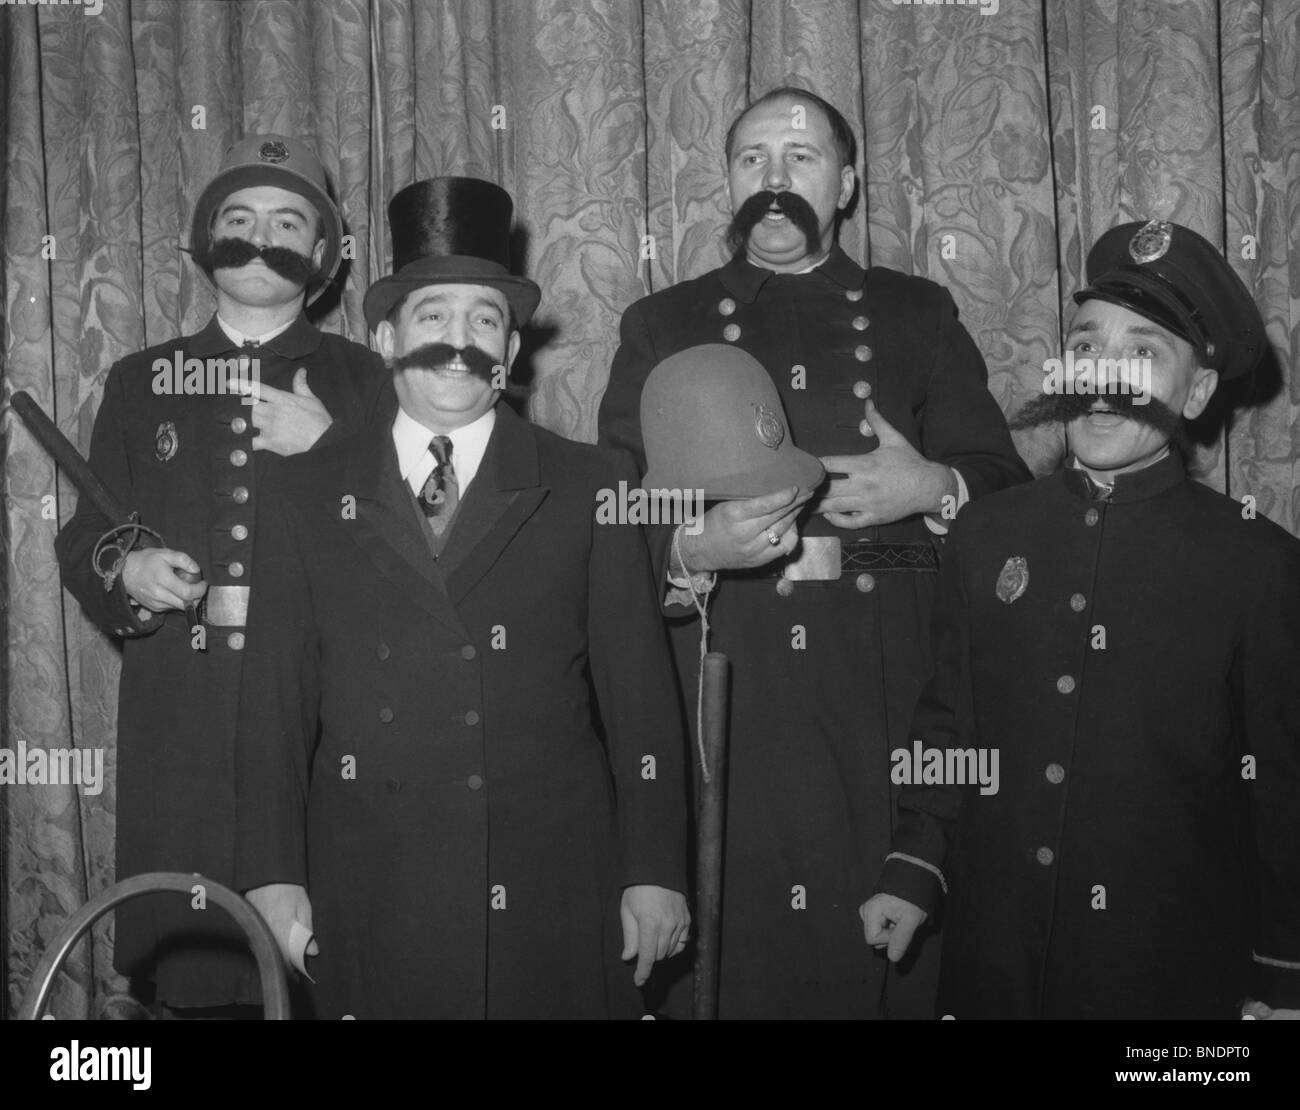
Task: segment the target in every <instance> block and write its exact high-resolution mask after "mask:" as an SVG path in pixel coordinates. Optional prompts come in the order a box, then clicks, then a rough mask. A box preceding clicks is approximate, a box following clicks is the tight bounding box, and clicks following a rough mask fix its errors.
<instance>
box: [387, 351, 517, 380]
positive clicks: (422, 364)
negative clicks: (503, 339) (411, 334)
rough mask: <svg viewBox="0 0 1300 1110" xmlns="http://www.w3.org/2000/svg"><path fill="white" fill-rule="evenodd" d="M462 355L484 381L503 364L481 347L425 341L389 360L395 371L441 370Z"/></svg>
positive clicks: (464, 360) (472, 372)
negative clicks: (456, 345)
mask: <svg viewBox="0 0 1300 1110" xmlns="http://www.w3.org/2000/svg"><path fill="white" fill-rule="evenodd" d="M457 355H459V356H460V360H461V362H463V363H464V364H465V365H466V366H467V367H468V368H469V372H470V373H471V374H473V375H474V376H475V377H479V378H482V379H483V380H484V381H491V380H492V371H494V370H495V369H496V368H497V367H498V366H500V365H502V363H501V360H500V359H499V358H493V357H492V356H491V355H490V354H488V353H487V351H485V350H483V349H482V348H481V347H474V346H469V347H453V346H452V345H451V344H450V343H425V344H423V345H421V346H419V347H415V348H413V349H412V350H409V351H407V352H406V354H404V355H394V356H393V357H392V358H391V359H389V360H388V368H389V369H390V370H392V371H393V372H394V373H400V372H401V371H403V370H439V369H441V368H442V367H444V366H446V365H448V364H449V363H451V362H452V361H454V360H455V358H456V356H457Z"/></svg>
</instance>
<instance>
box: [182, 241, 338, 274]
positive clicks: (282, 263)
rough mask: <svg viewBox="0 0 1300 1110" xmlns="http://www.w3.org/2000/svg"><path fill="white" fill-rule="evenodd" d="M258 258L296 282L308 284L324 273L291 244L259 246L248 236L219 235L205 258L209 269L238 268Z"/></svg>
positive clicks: (270, 268) (273, 269)
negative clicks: (246, 237)
mask: <svg viewBox="0 0 1300 1110" xmlns="http://www.w3.org/2000/svg"><path fill="white" fill-rule="evenodd" d="M255 258H260V259H261V260H262V261H263V262H264V263H266V267H267V269H269V270H271V271H272V272H273V273H276V274H278V275H279V276H280V277H282V278H284V280H285V281H288V282H292V283H293V284H294V285H307V284H308V283H309V282H310V281H312V279H313V278H315V277H317V276H319V274H320V271H319V270H318V269H317V268H316V263H315V262H313V261H312V260H311V258H310V257H308V256H307V255H305V254H299V253H298V252H297V251H296V250H293V249H292V248H291V247H273V246H267V247H258V246H256V245H255V244H253V243H250V242H249V241H248V240H247V239H229V238H227V239H218V240H217V241H216V242H215V243H213V244H212V247H211V249H210V250H208V252H207V254H206V255H205V256H204V257H203V258H202V259H201V261H202V262H203V264H204V265H205V266H206V267H207V268H208V269H209V270H235V269H238V268H239V267H240V266H247V265H248V264H249V263H250V262H252V261H253V259H255Z"/></svg>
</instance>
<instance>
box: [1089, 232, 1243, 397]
mask: <svg viewBox="0 0 1300 1110" xmlns="http://www.w3.org/2000/svg"><path fill="white" fill-rule="evenodd" d="M1074 299H1075V302H1076V303H1078V304H1083V302H1084V301H1089V300H1101V301H1109V302H1110V303H1112V304H1117V305H1120V306H1121V307H1122V308H1127V309H1129V310H1131V311H1133V312H1136V313H1137V314H1138V315H1139V316H1143V317H1145V318H1146V319H1148V320H1151V321H1152V322H1153V323H1156V324H1159V325H1160V326H1161V327H1162V328H1165V329H1166V330H1168V331H1170V332H1173V334H1174V335H1177V336H1179V337H1181V338H1183V339H1185V340H1187V342H1189V343H1190V344H1191V345H1192V347H1193V348H1194V349H1195V350H1196V353H1197V356H1198V358H1199V359H1200V364H1201V365H1202V366H1205V367H1208V368H1209V369H1211V370H1217V371H1218V373H1219V378H1220V379H1221V380H1227V379H1230V378H1236V377H1239V376H1241V375H1243V374H1247V373H1249V372H1250V371H1251V370H1253V369H1254V368H1255V366H1256V365H1257V364H1258V363H1259V360H1260V358H1261V357H1262V356H1263V354H1264V351H1265V350H1266V347H1267V338H1266V336H1265V333H1264V320H1263V318H1262V317H1261V316H1260V314H1259V308H1258V306H1257V305H1256V304H1255V300H1254V298H1253V297H1252V296H1251V295H1250V292H1249V291H1248V290H1247V289H1246V286H1245V284H1244V283H1243V282H1242V280H1241V278H1239V277H1238V276H1237V275H1236V274H1235V273H1234V272H1233V270H1232V267H1231V266H1229V265H1228V263H1227V262H1226V261H1224V258H1223V255H1222V254H1220V253H1219V251H1218V250H1216V249H1215V248H1214V247H1213V246H1212V245H1211V244H1210V243H1209V242H1208V241H1207V240H1206V239H1204V238H1202V237H1201V236H1200V235H1198V234H1196V232H1194V231H1192V230H1191V229H1190V228H1186V227H1183V226H1182V225H1181V224H1175V223H1170V222H1169V221H1167V220H1148V221H1146V222H1141V221H1137V222H1134V223H1126V224H1120V225H1119V226H1118V227H1113V228H1111V229H1110V230H1109V231H1108V232H1106V233H1105V234H1104V235H1103V236H1102V237H1101V238H1100V239H1098V240H1097V242H1096V244H1095V245H1094V246H1093V248H1092V250H1091V251H1089V252H1088V285H1087V287H1086V288H1085V289H1081V290H1080V291H1079V292H1078V293H1075V295H1074Z"/></svg>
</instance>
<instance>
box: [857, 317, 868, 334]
mask: <svg viewBox="0 0 1300 1110" xmlns="http://www.w3.org/2000/svg"><path fill="white" fill-rule="evenodd" d="M870 324H871V321H870V320H868V319H867V318H866V317H865V316H855V317H853V328H854V330H855V331H866V330H867V328H868V327H869V326H870Z"/></svg>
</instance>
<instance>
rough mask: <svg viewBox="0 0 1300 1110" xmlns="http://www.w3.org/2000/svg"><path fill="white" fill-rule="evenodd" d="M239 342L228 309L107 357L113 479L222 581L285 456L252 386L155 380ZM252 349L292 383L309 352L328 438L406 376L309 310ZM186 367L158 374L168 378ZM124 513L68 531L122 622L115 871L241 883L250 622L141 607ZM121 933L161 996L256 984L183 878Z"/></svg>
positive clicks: (240, 553)
mask: <svg viewBox="0 0 1300 1110" xmlns="http://www.w3.org/2000/svg"><path fill="white" fill-rule="evenodd" d="M178 352H179V355H178ZM235 354H236V352H235V349H234V347H233V345H232V344H231V342H230V340H229V339H228V338H227V336H226V334H225V332H223V331H222V330H221V328H220V325H218V323H217V321H216V318H215V317H214V318H213V319H212V320H211V321H209V323H208V325H207V327H205V328H204V329H203V330H202V331H201V332H199V333H198V334H196V335H192V336H186V337H183V338H181V339H177V340H173V341H171V342H169V343H163V344H160V345H158V346H157V347H153V348H150V349H149V350H146V351H142V352H140V353H138V354H134V355H131V356H129V357H127V358H124V359H122V360H121V361H120V362H118V363H117V364H116V365H114V366H113V368H112V369H111V370H110V371H109V374H108V380H107V381H106V382H105V385H104V397H103V400H102V402H101V403H100V408H99V413H98V415H97V417H96V420H95V430H94V434H93V437H92V440H91V447H90V464H91V466H92V468H93V469H94V470H95V472H96V473H97V474H98V475H99V477H100V478H101V479H102V480H103V482H104V484H105V485H106V486H107V487H108V488H109V490H110V491H112V492H113V493H114V494H115V495H116V497H117V498H118V500H119V501H120V502H121V503H122V504H123V505H125V506H126V507H127V508H130V509H135V510H137V511H138V512H139V513H140V519H141V520H142V521H143V522H144V523H145V524H147V525H149V526H150V527H151V528H154V529H156V530H157V531H158V532H160V533H161V534H162V537H163V539H164V540H165V542H166V543H167V545H168V546H169V547H171V548H173V549H174V550H177V551H183V552H185V553H186V554H188V555H189V556H190V557H191V558H193V559H194V560H195V561H196V562H197V563H198V564H199V567H200V568H201V569H202V572H203V577H204V579H205V580H206V581H207V582H208V583H209V585H210V586H214V587H216V586H248V585H250V584H251V583H252V575H251V573H250V571H251V567H252V553H253V551H254V549H255V547H256V546H257V539H258V537H257V532H256V529H255V528H254V527H253V514H254V510H255V509H256V507H257V503H258V501H259V499H260V488H261V485H262V483H263V481H264V480H265V478H266V476H267V475H268V474H269V473H271V472H273V471H274V469H275V468H276V467H277V466H278V465H279V464H280V462H281V460H280V459H279V458H278V457H277V456H275V455H273V454H271V453H270V452H267V451H256V452H255V451H254V450H253V432H254V429H253V426H252V422H251V419H250V416H251V413H252V409H251V408H250V407H249V406H248V405H245V404H243V403H242V400H241V397H240V396H239V395H237V394H234V393H226V394H216V395H213V394H185V395H181V396H177V395H174V394H171V393H166V392H162V393H159V392H155V388H154V386H155V378H156V375H155V371H154V362H155V360H158V359H161V360H163V361H165V362H167V363H172V362H173V360H174V359H175V358H176V357H179V358H180V359H182V360H185V359H190V358H193V359H203V360H206V359H209V358H214V359H227V358H233V357H235ZM249 354H250V355H251V356H253V357H256V358H257V359H258V360H259V371H260V378H261V381H262V383H263V384H264V385H268V386H272V387H274V388H276V389H282V390H289V389H290V388H291V387H292V382H293V376H294V373H295V372H296V370H297V369H298V367H300V366H305V367H306V368H307V382H308V385H310V386H311V388H312V390H313V391H314V392H315V394H316V396H317V397H319V398H320V400H321V402H322V403H323V404H324V405H325V407H326V408H327V409H328V410H329V412H330V415H331V416H332V417H333V418H334V421H335V423H334V425H333V426H332V427H331V428H330V429H329V430H328V431H327V432H326V433H325V435H324V436H322V438H321V442H322V443H325V442H329V441H330V440H333V439H336V438H340V437H342V436H343V435H344V434H346V432H347V431H348V430H349V429H355V428H357V427H358V426H360V424H361V423H362V422H363V420H364V418H365V417H366V416H368V415H369V414H371V413H372V412H373V410H374V409H375V407H376V405H377V404H378V403H379V398H380V396H381V394H382V392H383V391H384V390H387V389H389V388H390V387H389V385H388V381H389V378H388V375H387V373H386V372H385V371H384V368H383V364H382V362H380V360H379V359H378V357H377V356H376V355H373V354H372V353H371V352H370V351H369V350H367V349H366V348H365V347H362V346H360V345H358V344H356V343H352V342H350V341H348V340H346V339H343V338H342V337H340V336H336V335H327V334H324V333H322V332H320V331H318V330H317V329H316V328H314V327H312V326H311V325H310V324H309V323H307V321H306V319H305V318H303V317H299V318H298V320H297V321H296V322H295V323H294V324H292V325H291V326H290V327H289V328H288V329H286V330H285V331H284V332H282V333H281V334H280V335H278V336H276V337H275V338H274V339H271V340H270V341H268V343H267V344H266V345H265V346H263V347H262V348H260V349H256V350H250V352H249ZM223 376H224V375H223ZM170 381H171V379H170V376H163V377H158V382H159V385H160V386H164V387H165V386H166V385H167V383H169V382H170ZM171 384H175V383H174V382H172V383H171ZM195 384H197V380H196V382H195ZM318 446H319V445H318ZM108 528H109V522H108V521H107V520H105V519H104V518H103V517H102V516H100V515H99V514H98V513H97V512H96V511H95V510H94V509H93V507H92V506H91V504H90V502H89V501H88V500H86V499H85V498H82V499H81V500H80V502H79V503H78V506H77V511H76V513H75V514H74V515H73V517H72V519H71V520H70V521H69V522H68V524H67V526H66V527H64V529H63V530H62V531H61V532H60V533H59V537H58V540H57V543H56V545H55V546H56V550H57V552H58V556H59V565H60V567H61V568H62V571H63V580H64V584H65V585H66V586H67V588H68V590H69V591H70V592H71V593H72V594H73V596H74V597H76V598H77V600H78V601H80V602H81V604H82V607H83V608H84V609H85V610H86V613H87V614H88V615H89V616H90V618H91V619H92V620H93V621H94V622H95V624H97V625H98V626H99V627H100V628H101V629H103V630H104V631H105V632H106V633H108V634H109V635H110V636H118V637H122V638H123V639H124V643H123V648H122V674H121V683H120V687H119V706H118V721H117V742H118V749H117V751H118V754H117V878H118V879H119V880H120V879H125V878H128V877H130V876H131V875H137V874H141V873H142V872H147V871H197V872H200V873H202V874H204V875H207V876H209V877H210V878H213V879H216V880H217V881H218V882H224V883H230V882H231V880H232V869H233V864H234V858H233V857H234V777H233V775H234V736H235V713H236V708H237V701H238V697H237V694H238V690H237V685H238V680H239V668H240V663H241V659H242V656H241V649H242V648H243V646H244V630H243V629H242V628H239V627H234V626H232V627H225V628H222V627H210V628H208V629H206V639H207V645H206V646H207V650H206V651H202V652H201V651H196V650H194V649H193V648H192V647H191V639H192V636H191V631H190V629H189V627H188V625H187V622H186V619H185V616H184V614H183V613H179V612H170V613H167V614H166V615H165V616H164V617H163V618H161V619H159V618H157V617H155V618H153V619H152V620H151V621H149V623H148V624H143V623H141V622H140V620H139V619H138V618H137V617H136V615H135V613H134V611H133V610H132V608H131V606H130V604H129V603H128V600H127V595H126V590H125V588H124V587H123V586H122V583H121V580H120V578H119V579H118V580H117V582H116V583H115V587H114V589H113V590H111V591H107V592H106V591H105V589H104V585H103V581H102V580H101V578H100V577H99V575H98V574H96V573H95V570H94V568H93V567H92V565H91V553H92V551H93V549H94V547H95V544H96V541H97V540H98V539H99V538H100V536H102V535H103V534H104V532H105V531H107V530H108ZM115 936H116V939H115V945H114V956H113V963H114V966H115V967H116V968H117V970H118V971H119V972H121V973H122V974H125V975H137V976H142V975H149V974H151V973H153V971H154V963H155V961H158V966H157V969H156V980H157V989H158V997H159V998H160V999H161V1000H164V1001H166V1002H167V1003H169V1004H170V1005H173V1006H216V1005H225V1004H228V1003H231V1002H235V1001H256V1000H257V998H258V993H257V990H258V988H257V981H256V976H255V975H251V974H250V971H251V969H252V966H253V965H252V962H251V958H250V957H248V956H247V942H246V941H245V940H244V937H243V933H242V932H241V931H239V930H238V929H237V928H236V927H235V926H234V924H233V923H232V922H230V921H229V919H228V918H227V917H226V915H225V914H224V913H223V912H222V911H221V910H214V911H212V912H211V913H207V912H204V913H202V915H201V916H200V915H198V914H197V912H196V911H194V910H192V909H191V908H190V903H189V901H188V900H187V899H184V898H181V897H179V896H177V895H174V894H169V895H159V896H150V897H145V898H138V899H135V900H134V901H131V902H127V903H126V904H125V905H123V906H121V907H120V908H119V909H118V910H117V929H116V934H115Z"/></svg>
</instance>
